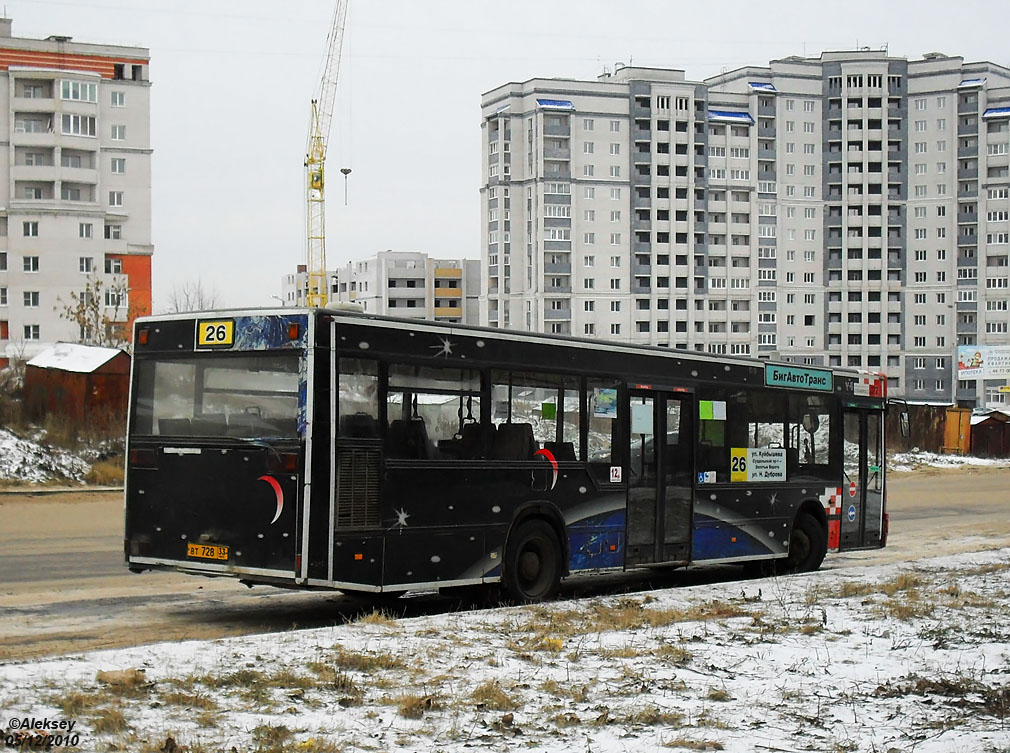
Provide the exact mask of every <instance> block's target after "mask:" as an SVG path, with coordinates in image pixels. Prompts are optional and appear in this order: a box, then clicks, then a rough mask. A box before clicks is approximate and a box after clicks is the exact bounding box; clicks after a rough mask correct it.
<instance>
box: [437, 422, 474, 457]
mask: <svg viewBox="0 0 1010 753" xmlns="http://www.w3.org/2000/svg"><path fill="white" fill-rule="evenodd" d="M482 436H483V435H482V432H481V427H480V424H479V423H477V422H476V421H471V422H470V423H466V424H463V428H462V429H461V430H460V431H459V433H458V434H457V435H456V436H455V437H453V438H452V439H442V440H439V443H438V449H439V451H440V452H444V453H445V455H446V456H447V457H450V458H455V459H457V460H474V459H476V458H479V457H480V456H481V454H482V451H483V449H484V447H483V444H482V442H481V437H482Z"/></svg>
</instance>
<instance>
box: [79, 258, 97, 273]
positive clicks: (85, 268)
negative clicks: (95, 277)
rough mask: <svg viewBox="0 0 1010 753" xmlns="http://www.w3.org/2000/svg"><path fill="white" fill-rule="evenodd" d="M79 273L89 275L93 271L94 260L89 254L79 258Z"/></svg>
mask: <svg viewBox="0 0 1010 753" xmlns="http://www.w3.org/2000/svg"><path fill="white" fill-rule="evenodd" d="M79 263H80V270H81V274H84V275H89V274H91V273H92V272H94V271H95V260H94V259H93V258H92V257H90V256H82V257H80V259H79Z"/></svg>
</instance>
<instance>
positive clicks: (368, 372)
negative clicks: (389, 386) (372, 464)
mask: <svg viewBox="0 0 1010 753" xmlns="http://www.w3.org/2000/svg"><path fill="white" fill-rule="evenodd" d="M338 369H339V371H340V374H339V380H338V391H337V409H338V411H339V416H340V418H339V422H338V426H339V433H340V436H341V437H345V438H348V439H373V438H377V437H378V436H379V364H378V362H377V361H373V360H372V359H369V358H341V359H340V360H339V362H338Z"/></svg>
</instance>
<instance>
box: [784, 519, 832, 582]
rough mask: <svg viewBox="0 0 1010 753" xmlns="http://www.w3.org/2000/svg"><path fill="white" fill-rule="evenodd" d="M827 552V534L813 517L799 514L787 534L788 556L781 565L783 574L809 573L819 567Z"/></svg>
mask: <svg viewBox="0 0 1010 753" xmlns="http://www.w3.org/2000/svg"><path fill="white" fill-rule="evenodd" d="M827 551H828V532H827V531H825V530H824V526H822V525H821V524H820V521H818V520H817V518H815V517H814V516H813V515H811V514H810V513H808V512H801V513H800V514H799V515H797V516H796V520H794V521H793V530H792V533H790V534H789V556H788V557H787V558H786V559H784V560H779V562H780V563H781V571H782V572H785V573H809V572H813V571H814V570H816V569H817V568H819V567H820V566H821V563H822V562H823V561H824V555H825V554H827Z"/></svg>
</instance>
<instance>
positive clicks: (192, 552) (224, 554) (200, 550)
mask: <svg viewBox="0 0 1010 753" xmlns="http://www.w3.org/2000/svg"><path fill="white" fill-rule="evenodd" d="M186 556H187V557H200V558H201V559H205V560H226V559H228V547H226V546H218V545H217V544H186Z"/></svg>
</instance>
